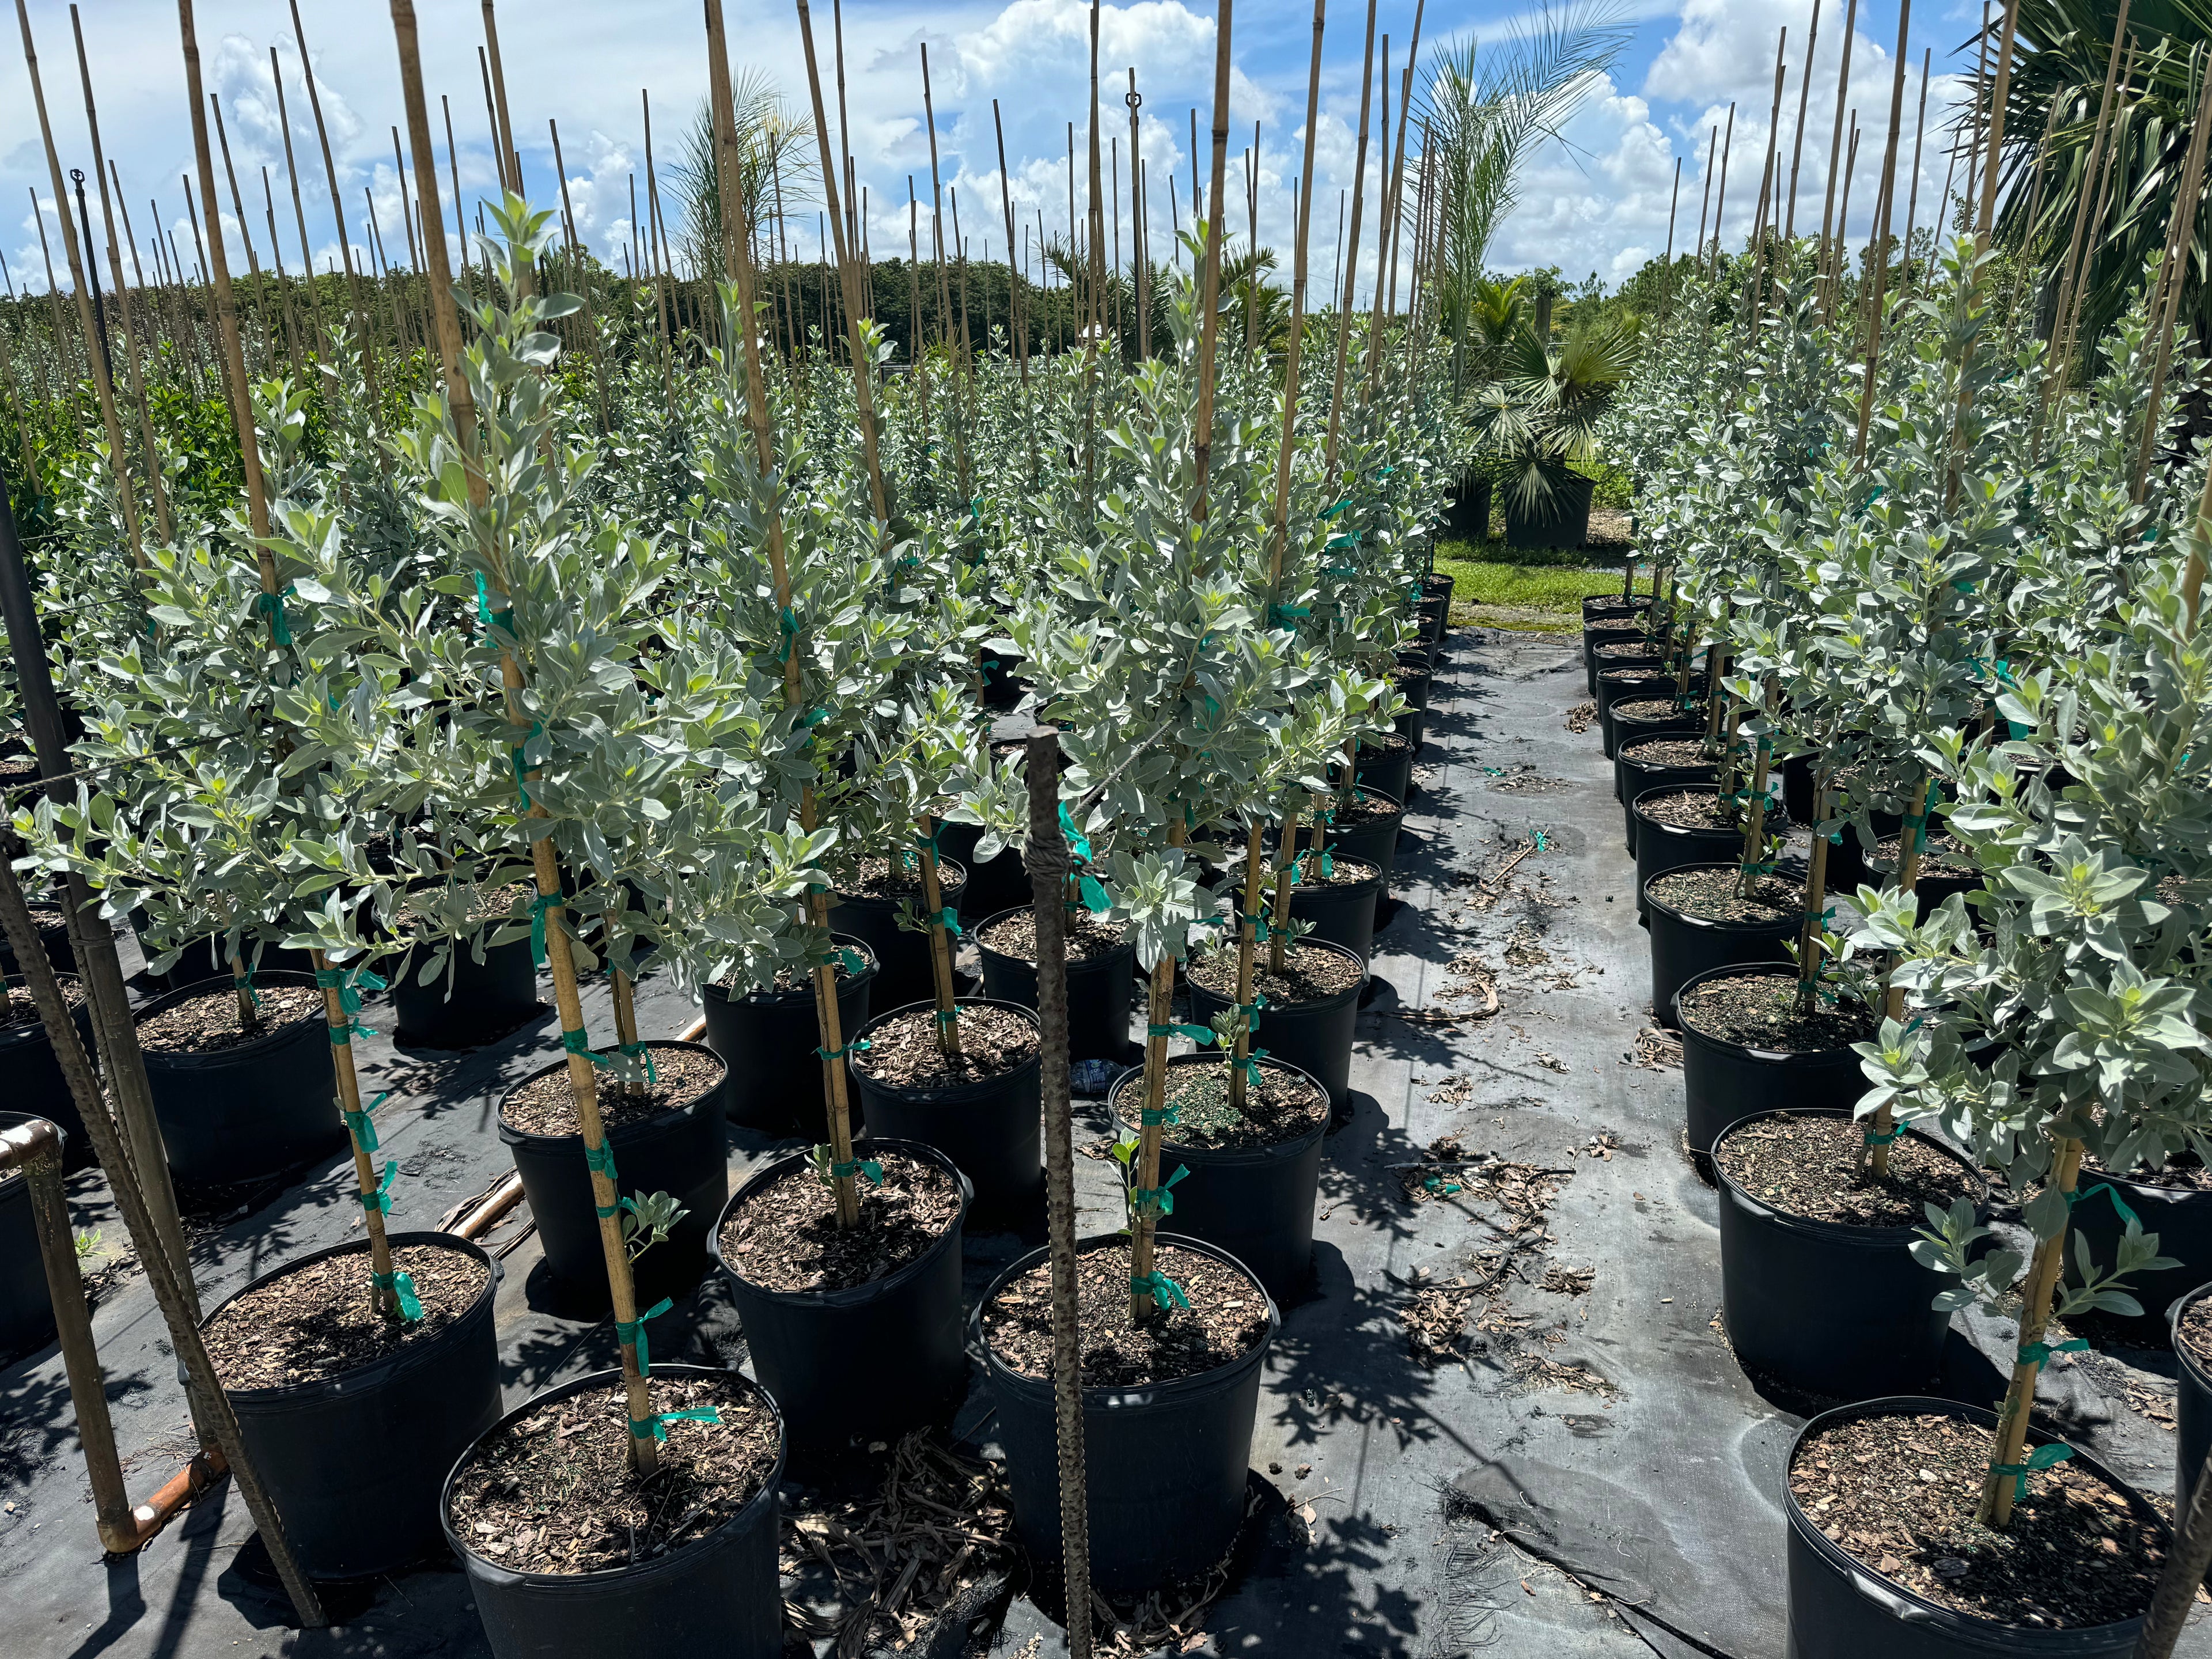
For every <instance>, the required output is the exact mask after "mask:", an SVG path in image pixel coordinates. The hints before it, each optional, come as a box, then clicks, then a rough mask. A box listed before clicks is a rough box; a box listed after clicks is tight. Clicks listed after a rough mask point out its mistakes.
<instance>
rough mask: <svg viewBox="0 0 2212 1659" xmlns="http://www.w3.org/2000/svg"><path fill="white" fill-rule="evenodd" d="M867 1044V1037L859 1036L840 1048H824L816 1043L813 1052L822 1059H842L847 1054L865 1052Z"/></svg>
mask: <svg viewBox="0 0 2212 1659" xmlns="http://www.w3.org/2000/svg"><path fill="white" fill-rule="evenodd" d="M868 1046H869V1045H868V1039H867V1038H866V1037H860V1038H859V1039H857V1040H856V1041H854V1042H848V1043H847V1044H846V1045H845V1046H844V1047H843V1048H822V1047H820V1046H819V1045H818V1044H817V1046H816V1048H815V1050H814V1053H815V1054H816V1056H817V1058H819V1059H822V1060H842V1059H843V1058H844V1057H845V1056H846V1055H847V1054H862V1053H865V1052H866V1050H867V1048H868Z"/></svg>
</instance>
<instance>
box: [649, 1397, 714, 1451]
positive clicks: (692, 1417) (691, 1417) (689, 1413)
mask: <svg viewBox="0 0 2212 1659" xmlns="http://www.w3.org/2000/svg"><path fill="white" fill-rule="evenodd" d="M721 1420H722V1413H720V1411H718V1410H716V1409H715V1408H714V1407H712V1406H693V1407H689V1408H688V1409H686V1410H684V1411H680V1412H655V1413H653V1415H652V1416H650V1417H648V1418H646V1419H643V1420H640V1419H637V1418H635V1417H633V1418H631V1419H630V1420H629V1436H630V1438H631V1439H633V1440H643V1439H646V1438H647V1437H650V1438H652V1439H654V1440H659V1441H664V1442H665V1440H666V1439H667V1438H668V1425H670V1424H671V1423H720V1421H721Z"/></svg>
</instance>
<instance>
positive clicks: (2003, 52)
mask: <svg viewBox="0 0 2212 1659" xmlns="http://www.w3.org/2000/svg"><path fill="white" fill-rule="evenodd" d="M2019 25H2020V0H2005V9H2004V32H2003V33H2002V36H2001V37H2000V38H1999V40H1998V41H1997V68H1996V80H1995V81H1994V82H1991V84H1990V125H1989V148H1988V149H1987V151H1986V152H1985V153H1984V155H1982V156H1981V157H1980V158H1979V159H1980V161H1981V162H1982V205H1981V210H1980V211H1979V212H1978V214H1976V216H1975V220H1974V249H1973V251H1974V253H1975V256H1976V257H1977V258H1979V256H1980V255H1981V254H1982V253H1983V252H1984V251H1986V250H1987V248H1988V247H1989V245H1990V225H1991V224H1992V223H1993V222H1994V221H1995V219H1996V207H1997V157H1998V156H1999V155H2002V153H2003V151H2004V115H2005V111H2004V104H2005V94H2006V93H2007V91H2008V89H2009V88H2010V87H2011V85H2012V48H2013V40H2014V37H2015V33H2016V32H2017V30H2018V27H2019ZM2197 153H2198V155H2200V157H2201V156H2202V155H2203V147H2202V145H2201V144H2200V145H2199V146H2198V150H2197ZM1977 282H1978V279H1977ZM1970 349H1971V348H1970ZM1967 367H1971V363H1970V364H1968V365H1967ZM1973 385H1974V383H1973V378H1972V375H1970V374H1966V373H1965V372H1963V369H1962V371H1961V373H1960V376H1959V409H1958V418H1957V421H1956V422H1955V424H1954V429H1953V436H1952V441H1951V445H1950V449H1951V455H1950V464H1949V465H1948V466H1947V467H1946V468H1945V477H1944V484H1943V510H1944V511H1945V512H1946V513H1948V512H1950V511H1951V510H1952V509H1953V508H1954V507H1957V505H1958V503H1959V473H1960V467H1961V466H1962V465H1964V461H1965V447H1966V440H1965V425H1966V420H1965V417H1966V410H1967V409H1968V408H1969V407H1970V406H1971V405H1972V403H1973V398H1974V392H1973ZM1921 810H1922V811H1925V810H1926V808H1925V805H1923V807H1922V809H1921ZM1881 1150H1882V1151H1883V1152H1885V1153H1886V1152H1887V1148H1886V1147H1885V1148H1882V1149H1881Z"/></svg>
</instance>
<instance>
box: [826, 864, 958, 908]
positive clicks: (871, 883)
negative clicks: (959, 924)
mask: <svg viewBox="0 0 2212 1659" xmlns="http://www.w3.org/2000/svg"><path fill="white" fill-rule="evenodd" d="M967 884H968V870H967V866H964V865H963V864H962V863H961V862H960V860H957V859H947V858H940V859H939V860H937V890H938V892H939V895H940V896H943V898H944V900H945V902H946V903H947V904H950V903H951V902H952V899H953V896H954V895H955V894H957V892H959V890H961V889H962V888H963V887H965V886H966V885H967ZM920 896H921V857H920V856H919V855H917V856H916V857H915V860H914V862H913V864H912V865H908V863H907V862H906V861H905V860H903V859H902V860H899V862H898V865H897V866H896V867H894V866H893V865H892V863H891V860H889V859H887V858H874V859H862V860H860V863H859V865H858V866H855V867H854V870H853V871H852V872H850V873H848V874H847V875H845V876H842V877H841V878H839V879H838V882H837V891H836V894H835V897H836V898H878V899H881V898H919V897H920Z"/></svg>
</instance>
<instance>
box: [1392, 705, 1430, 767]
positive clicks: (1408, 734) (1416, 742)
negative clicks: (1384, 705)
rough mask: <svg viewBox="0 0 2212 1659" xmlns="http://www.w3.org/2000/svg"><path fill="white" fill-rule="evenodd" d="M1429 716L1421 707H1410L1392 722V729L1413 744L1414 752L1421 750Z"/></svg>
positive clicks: (1417, 753) (1417, 752)
mask: <svg viewBox="0 0 2212 1659" xmlns="http://www.w3.org/2000/svg"><path fill="white" fill-rule="evenodd" d="M1427 723H1428V716H1427V714H1425V712H1424V711H1423V710H1421V709H1419V708H1408V709H1407V711H1406V712H1405V713H1404V714H1401V715H1399V716H1398V718H1397V719H1395V720H1392V721H1391V722H1390V729H1391V730H1392V731H1393V732H1396V733H1397V734H1398V735H1399V736H1400V737H1401V738H1405V740H1406V741H1407V743H1410V744H1413V753H1414V754H1416V755H1419V753H1420V752H1421V734H1422V732H1424V731H1425V730H1426V729H1427Z"/></svg>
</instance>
